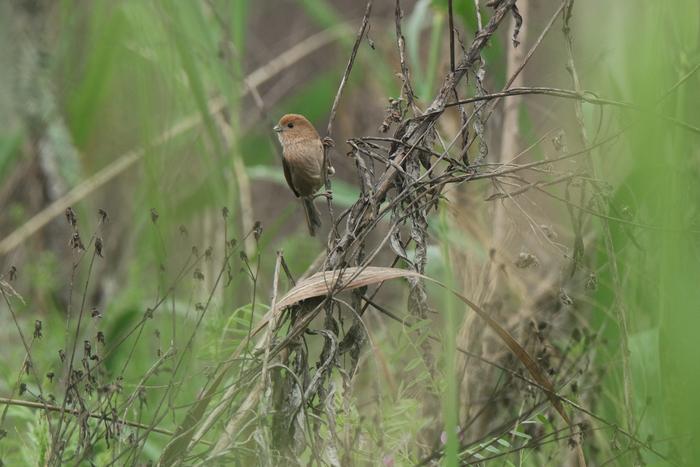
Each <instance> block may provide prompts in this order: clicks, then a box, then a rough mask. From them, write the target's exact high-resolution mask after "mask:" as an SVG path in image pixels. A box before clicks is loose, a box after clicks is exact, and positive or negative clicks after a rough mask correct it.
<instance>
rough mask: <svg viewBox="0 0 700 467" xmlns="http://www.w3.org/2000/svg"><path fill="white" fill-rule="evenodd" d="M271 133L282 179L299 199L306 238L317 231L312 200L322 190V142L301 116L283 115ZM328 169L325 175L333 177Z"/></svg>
mask: <svg viewBox="0 0 700 467" xmlns="http://www.w3.org/2000/svg"><path fill="white" fill-rule="evenodd" d="M273 130H274V131H275V133H277V139H279V142H280V144H281V145H282V167H283V168H284V178H285V179H286V180H287V184H288V185H289V188H291V190H292V192H294V195H295V196H296V197H297V198H301V200H302V206H303V207H304V214H305V216H306V224H307V226H308V228H309V234H310V235H311V236H312V237H313V236H314V235H315V234H316V231H317V230H318V228H319V227H321V215H320V214H319V212H318V210H317V209H316V206H314V198H315V196H314V195H315V194H316V192H317V191H318V190H319V189H320V188H321V187H322V186H323V184H324V182H325V180H324V177H323V150H324V148H323V142H322V141H321V137H320V136H319V135H318V132H317V131H316V129H315V128H314V126H313V125H312V124H311V122H309V120H308V119H307V118H306V117H304V116H303V115H299V114H286V115H284V116H282V118H280V120H279V122H278V123H277V125H275V126H274V128H273ZM333 172H334V171H333V170H332V168H330V167H329V169H328V174H329V175H332V174H333Z"/></svg>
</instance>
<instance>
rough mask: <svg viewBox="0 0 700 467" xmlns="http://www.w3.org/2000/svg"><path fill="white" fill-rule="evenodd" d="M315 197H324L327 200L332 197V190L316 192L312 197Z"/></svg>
mask: <svg viewBox="0 0 700 467" xmlns="http://www.w3.org/2000/svg"><path fill="white" fill-rule="evenodd" d="M316 198H326V199H327V200H332V199H333V192H332V191H331V190H327V191H324V192H323V193H316V194H315V195H314V197H313V199H316Z"/></svg>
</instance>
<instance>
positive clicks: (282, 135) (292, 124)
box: [273, 114, 319, 145]
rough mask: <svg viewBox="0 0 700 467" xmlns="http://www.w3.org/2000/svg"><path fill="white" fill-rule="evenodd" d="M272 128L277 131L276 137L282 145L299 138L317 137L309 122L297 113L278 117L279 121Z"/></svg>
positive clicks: (299, 139)
mask: <svg viewBox="0 0 700 467" xmlns="http://www.w3.org/2000/svg"><path fill="white" fill-rule="evenodd" d="M273 130H274V131H275V133H277V138H279V140H280V143H282V144H283V145H284V144H287V143H294V142H296V141H301V140H307V139H313V138H316V139H319V136H318V133H317V132H316V129H315V128H314V126H313V125H312V124H311V122H309V121H308V120H307V119H306V117H304V116H303V115H299V114H287V115H284V116H283V117H282V118H280V121H279V123H277V125H275V126H274V128H273Z"/></svg>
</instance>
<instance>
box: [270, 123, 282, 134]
mask: <svg viewBox="0 0 700 467" xmlns="http://www.w3.org/2000/svg"><path fill="white" fill-rule="evenodd" d="M272 129H273V130H274V131H275V132H276V133H279V132H280V131H282V127H281V126H279V125H275V126H273V127H272Z"/></svg>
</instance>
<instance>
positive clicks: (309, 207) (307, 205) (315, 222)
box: [302, 198, 321, 237]
mask: <svg viewBox="0 0 700 467" xmlns="http://www.w3.org/2000/svg"><path fill="white" fill-rule="evenodd" d="M302 201H303V204H304V214H306V225H308V226H309V234H310V235H311V236H312V237H313V236H314V235H316V229H318V228H319V227H321V215H320V214H319V212H318V209H316V206H314V200H313V198H302Z"/></svg>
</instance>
